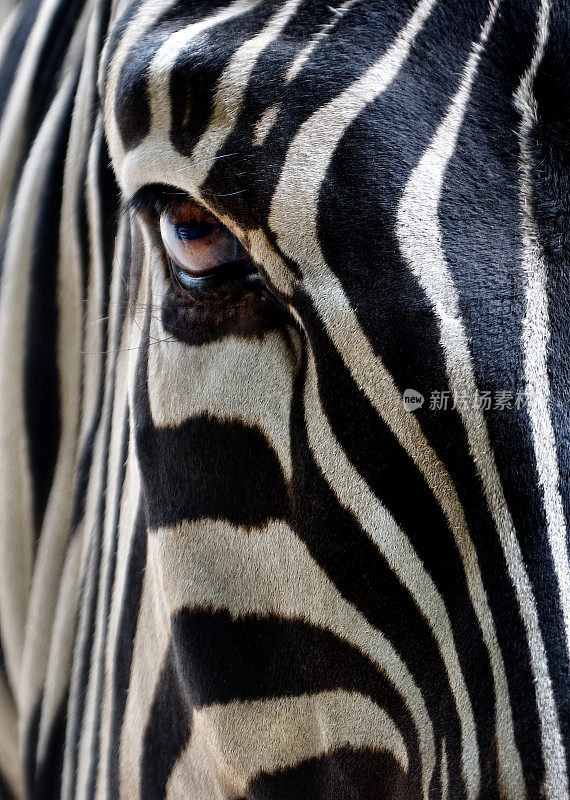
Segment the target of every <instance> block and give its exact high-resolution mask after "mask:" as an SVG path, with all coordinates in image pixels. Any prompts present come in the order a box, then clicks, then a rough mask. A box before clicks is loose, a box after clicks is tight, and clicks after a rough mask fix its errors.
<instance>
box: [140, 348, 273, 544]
mask: <svg viewBox="0 0 570 800" xmlns="http://www.w3.org/2000/svg"><path fill="white" fill-rule="evenodd" d="M134 418H135V440H136V445H137V457H138V460H139V464H140V469H141V477H142V481H143V494H144V499H145V505H146V514H147V520H148V524H149V527H150V528H153V529H155V528H158V527H162V526H169V525H173V524H175V523H176V522H179V521H180V520H193V519H194V520H195V519H200V518H204V517H214V518H216V517H218V518H219V517H223V518H224V519H228V520H231V521H232V522H234V523H235V524H238V525H239V524H243V525H252V526H255V525H260V524H262V523H263V522H266V521H267V520H269V519H275V518H283V517H284V516H285V515H286V514H287V512H288V496H287V487H286V482H285V477H284V475H283V473H282V471H281V466H280V464H279V460H278V458H277V455H276V454H275V452H274V450H273V449H272V447H271V446H270V444H269V443H268V441H267V440H266V439H265V437H264V435H263V434H262V433H261V431H259V430H258V429H256V428H250V427H247V426H246V425H245V424H243V423H240V422H236V421H231V422H220V421H219V420H216V419H213V418H211V417H209V416H206V415H203V416H198V417H192V418H190V419H188V420H186V421H185V422H183V423H181V424H180V425H178V426H174V427H164V428H157V427H156V426H155V425H154V423H153V420H152V414H151V410H150V403H149V398H148V338H147V335H145V337H144V341H143V344H142V345H141V352H140V358H139V363H138V366H137V376H136V388H135V393H134Z"/></svg>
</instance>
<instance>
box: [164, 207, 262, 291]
mask: <svg viewBox="0 0 570 800" xmlns="http://www.w3.org/2000/svg"><path fill="white" fill-rule="evenodd" d="M160 234H161V236H162V241H163V244H164V247H165V249H166V252H167V254H168V256H169V259H170V262H171V267H172V269H173V273H174V277H175V278H176V280H177V281H178V282H179V283H180V284H181V286H182V288H189V287H190V286H191V285H192V286H193V285H195V283H196V282H197V281H196V279H198V280H200V279H203V278H207V277H208V276H211V275H214V274H215V273H216V272H218V271H220V270H221V269H222V268H228V267H231V265H232V264H237V263H243V262H244V261H246V260H248V256H247V253H246V252H245V250H244V249H243V247H242V246H241V244H240V243H239V241H238V239H237V238H236V237H235V236H234V234H233V233H231V231H229V230H228V229H227V228H226V227H225V226H224V225H222V223H221V222H220V221H219V220H218V219H216V217H214V216H213V214H211V213H210V212H209V211H207V210H206V209H204V208H202V207H200V206H198V205H197V204H196V203H194V202H192V201H191V200H187V201H185V202H183V203H180V204H177V205H175V206H173V205H171V206H170V207H169V208H167V209H166V210H165V211H164V212H163V213H162V215H161V217H160ZM186 284H187V285H186Z"/></svg>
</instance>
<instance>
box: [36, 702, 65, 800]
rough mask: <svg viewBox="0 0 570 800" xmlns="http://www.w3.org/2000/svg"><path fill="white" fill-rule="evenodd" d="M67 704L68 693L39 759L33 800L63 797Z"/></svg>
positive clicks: (53, 721) (50, 799)
mask: <svg viewBox="0 0 570 800" xmlns="http://www.w3.org/2000/svg"><path fill="white" fill-rule="evenodd" d="M67 702H68V693H66V694H65V696H64V698H63V700H62V702H61V703H60V706H59V708H58V711H57V713H56V715H55V717H54V719H53V720H52V722H51V727H50V731H49V734H48V739H47V745H46V747H45V750H44V752H43V755H42V757H41V758H39V757H38V758H37V763H36V774H35V781H34V791H33V793H31V792H30V795H29V796H30V798H32V797H33V800H55V798H58V797H61V782H62V773H63V753H64V747H65V728H66V723H67Z"/></svg>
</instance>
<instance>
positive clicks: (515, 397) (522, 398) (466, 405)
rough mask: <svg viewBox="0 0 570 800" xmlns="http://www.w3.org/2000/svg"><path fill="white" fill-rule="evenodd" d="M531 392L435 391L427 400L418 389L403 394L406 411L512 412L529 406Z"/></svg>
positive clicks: (504, 390)
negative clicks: (423, 409)
mask: <svg viewBox="0 0 570 800" xmlns="http://www.w3.org/2000/svg"><path fill="white" fill-rule="evenodd" d="M530 396H531V392H530V391H529V389H528V388H527V389H526V390H523V389H519V390H517V391H511V390H509V389H497V390H494V391H492V390H490V389H489V390H476V391H475V392H468V391H460V392H451V391H450V390H447V389H444V390H434V391H431V392H430V393H429V396H428V398H427V400H426V398H425V397H424V396H423V395H422V394H421V393H420V392H418V391H417V390H416V389H406V390H405V391H404V394H403V400H404V408H405V409H406V411H417V410H418V409H420V408H424V407H425V408H426V409H428V410H429V411H455V410H457V411H469V410H473V409H481V410H482V411H511V410H516V411H518V410H520V409H521V408H524V406H525V405H526V404H527V402H528V400H529V397H530Z"/></svg>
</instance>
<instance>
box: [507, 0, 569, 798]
mask: <svg viewBox="0 0 570 800" xmlns="http://www.w3.org/2000/svg"><path fill="white" fill-rule="evenodd" d="M549 15H550V3H549V0H541V3H540V9H539V12H538V20H537V33H536V44H535V51H534V55H533V58H532V61H531V63H530V66H529V68H528V69H527V71H526V72H525V74H524V75H523V77H522V80H521V83H520V85H519V87H518V89H517V91H516V92H515V95H514V101H515V105H516V107H517V109H518V110H519V112H520V114H521V121H520V125H519V130H518V137H519V175H520V178H519V193H520V207H521V219H522V244H523V252H522V267H523V271H524V289H525V316H524V319H523V330H522V343H523V348H524V371H525V384H526V388H525V393H526V399H527V409H528V414H529V418H530V423H531V429H532V436H533V442H534V449H535V453H536V466H537V471H538V480H539V484H540V486H541V489H542V493H543V502H544V509H545V513H546V522H547V526H548V538H549V543H550V547H551V551H552V559H553V562H554V568H555V571H556V578H557V581H558V589H559V593H560V604H561V606H562V613H563V617H564V627H565V633H566V649H567V652H568V653H569V654H570V639H569V637H570V562H569V559H568V539H567V535H568V534H567V530H566V521H565V518H564V509H563V506H562V497H561V493H560V472H559V466H558V457H557V453H556V438H555V435H554V428H553V425H552V418H551V415H550V382H549V377H548V344H549V339H550V319H549V310H548V294H547V289H546V285H547V271H548V267H547V264H546V262H545V260H544V254H543V252H542V248H541V246H540V242H539V238H538V230H537V224H536V220H535V217H534V192H533V185H532V156H531V153H530V145H529V137H530V133H531V131H532V128H533V126H534V123H535V121H536V119H537V116H538V112H537V104H536V98H535V96H534V92H533V84H534V80H535V77H536V73H537V71H538V68H539V65H540V63H541V61H542V58H543V56H544V50H545V47H546V42H547V40H548V25H549ZM549 724H550V720H549V719H548V717H547V716H546V715H545V718H544V721H543V726H544V727H546V726H547V725H549ZM543 737H544V732H543ZM544 739H545V741H544V748H545V753H544V758H545V766H546V778H545V787H546V794H547V796H548V797H553V798H558V797H560V798H562V797H563V796H564V797H567V795H568V777H567V773H566V770H565V769H564V767H563V760H561V753H560V750H559V745H558V742H554V741H551V737H550V736H548V737H544Z"/></svg>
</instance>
